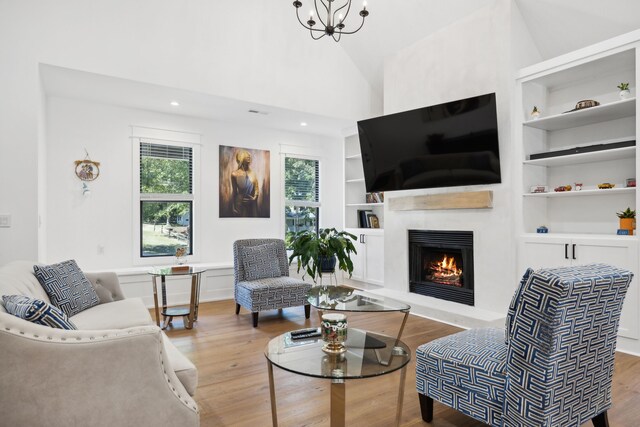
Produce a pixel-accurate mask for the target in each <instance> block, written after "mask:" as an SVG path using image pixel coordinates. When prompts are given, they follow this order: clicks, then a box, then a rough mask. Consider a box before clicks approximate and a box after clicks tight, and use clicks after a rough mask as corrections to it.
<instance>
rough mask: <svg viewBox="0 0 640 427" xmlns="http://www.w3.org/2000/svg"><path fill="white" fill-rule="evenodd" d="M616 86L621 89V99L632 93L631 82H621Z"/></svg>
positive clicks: (619, 93)
mask: <svg viewBox="0 0 640 427" xmlns="http://www.w3.org/2000/svg"><path fill="white" fill-rule="evenodd" d="M616 87H617V88H618V89H620V92H618V95H619V96H620V99H627V98H628V97H629V96H630V95H631V91H630V90H629V83H620V84H619V85H618V86H616Z"/></svg>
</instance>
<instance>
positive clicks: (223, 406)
mask: <svg viewBox="0 0 640 427" xmlns="http://www.w3.org/2000/svg"><path fill="white" fill-rule="evenodd" d="M152 315H153V314H152ZM401 316H402V315H401V314H399V313H386V314H360V313H350V315H349V326H350V327H357V328H362V329H367V330H371V331H375V332H380V333H384V334H387V335H393V334H395V333H396V332H397V328H398V327H399V325H400V321H401ZM174 323H175V325H176V327H175V328H173V329H172V328H171V327H170V328H169V329H167V331H166V332H167V335H168V336H169V337H170V338H171V340H172V341H173V342H174V344H175V345H176V346H177V347H178V348H179V349H180V350H181V351H182V352H184V353H185V354H186V355H187V356H188V357H189V358H190V359H191V360H192V361H193V362H194V364H195V365H196V366H197V368H198V375H199V385H198V389H197V392H196V396H195V399H196V402H197V403H198V405H199V407H200V418H201V425H202V426H203V427H208V426H212V427H213V426H216V427H218V426H234V427H236V426H238V427H243V426H246V427H263V426H264V427H268V426H270V425H271V407H270V403H269V379H268V373H267V363H266V360H265V357H264V352H263V351H264V347H265V346H266V344H267V342H268V341H269V340H270V339H271V338H273V337H275V336H277V335H279V334H281V333H283V332H286V331H289V330H293V329H299V328H303V327H310V326H318V325H319V321H318V316H317V312H316V311H315V309H313V308H312V312H311V318H310V319H309V320H307V319H305V318H304V309H303V308H302V307H297V308H290V309H285V310H283V312H282V313H279V312H278V311H277V310H273V311H268V312H266V313H261V314H260V322H259V324H258V328H253V327H252V324H251V313H248V312H247V311H246V310H244V309H241V311H240V315H238V316H236V315H235V304H234V302H233V301H231V300H228V301H218V302H212V303H202V304H201V305H200V313H199V320H198V322H197V323H196V325H195V326H194V328H193V329H192V330H186V329H183V327H182V323H181V321H180V320H179V319H174ZM457 331H459V329H458V328H455V327H453V326H449V325H446V324H442V323H438V322H435V321H432V320H428V319H424V318H421V317H417V316H409V320H408V321H407V325H406V327H405V330H404V334H403V338H402V339H403V341H404V342H405V343H407V345H408V346H409V347H410V348H411V349H414V350H415V348H416V347H418V346H419V345H420V344H423V343H425V342H428V341H431V340H433V339H435V338H439V337H442V336H445V335H449V334H451V333H455V332H457ZM414 356H415V353H414ZM414 356H412V361H411V363H410V364H409V366H408V367H407V380H406V384H405V396H404V405H403V413H402V425H403V426H432V427H476V426H477V427H480V426H483V424H481V423H479V422H477V421H474V420H472V419H471V418H468V417H466V416H464V415H462V414H460V413H459V412H457V411H454V410H452V409H450V408H448V407H446V406H444V405H441V404H439V403H438V402H435V404H434V420H433V422H432V423H431V424H427V423H424V422H423V421H422V418H421V417H420V408H419V404H418V397H417V393H416V389H415V361H414V360H413V359H414ZM615 369H616V370H615V374H614V385H613V402H614V405H613V408H612V409H610V410H609V421H610V425H611V426H612V427H627V426H628V427H632V426H638V425H640V381H639V380H640V358H638V357H634V356H629V355H626V354H624V353H618V354H617V355H616V368H615ZM274 376H275V385H276V396H277V403H278V421H279V425H280V426H282V427H303V426H328V425H329V413H328V412H329V385H330V383H329V381H327V380H321V379H316V378H309V377H303V376H300V375H296V374H292V373H289V372H285V371H283V370H281V369H279V368H277V367H274ZM399 378H400V373H399V372H394V373H392V374H389V375H384V376H381V377H378V378H371V379H364V380H353V381H348V382H347V384H346V385H347V387H346V395H347V405H346V412H347V425H349V426H367V427H388V426H391V425H393V422H394V419H395V405H396V398H397V390H398V384H399ZM590 425H591V423H587V424H584V426H590Z"/></svg>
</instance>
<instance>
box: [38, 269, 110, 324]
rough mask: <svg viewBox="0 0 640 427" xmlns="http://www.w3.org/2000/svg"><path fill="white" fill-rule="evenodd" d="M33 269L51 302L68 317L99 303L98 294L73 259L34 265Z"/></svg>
mask: <svg viewBox="0 0 640 427" xmlns="http://www.w3.org/2000/svg"><path fill="white" fill-rule="evenodd" d="M33 271H34V272H35V275H36V277H37V278H38V281H39V282H40V284H41V285H42V287H43V288H44V290H45V292H46V293H47V295H48V296H49V299H50V300H51V304H53V305H55V306H56V307H58V308H59V309H60V310H62V311H63V312H64V313H65V314H66V315H67V316H69V317H72V316H74V315H76V314H78V313H80V312H81V311H83V310H86V309H87V308H91V307H93V306H94V305H98V304H99V303H100V299H99V298H98V294H96V291H95V289H93V286H91V282H89V279H87V278H86V277H85V275H84V273H82V270H80V267H78V264H76V262H75V260H69V261H64V262H61V263H58V264H52V265H34V266H33Z"/></svg>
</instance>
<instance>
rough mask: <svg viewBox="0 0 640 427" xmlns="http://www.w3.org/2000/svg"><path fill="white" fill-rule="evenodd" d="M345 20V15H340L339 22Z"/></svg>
mask: <svg viewBox="0 0 640 427" xmlns="http://www.w3.org/2000/svg"><path fill="white" fill-rule="evenodd" d="M343 20H344V17H343V16H342V14H340V15H338V22H342V21H343Z"/></svg>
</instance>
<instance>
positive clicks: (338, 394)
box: [264, 328, 411, 427]
mask: <svg viewBox="0 0 640 427" xmlns="http://www.w3.org/2000/svg"><path fill="white" fill-rule="evenodd" d="M323 345H324V341H323V340H322V339H321V338H320V337H316V338H306V339H301V340H294V339H292V338H291V333H290V332H287V333H284V334H282V335H280V336H278V337H276V338H273V339H272V340H271V341H269V344H267V347H266V348H265V351H264V354H265V356H266V358H267V366H268V369H269V392H270V395H271V417H272V421H273V426H274V427H277V425H278V415H277V410H276V393H275V384H274V381H273V365H275V366H277V367H279V368H281V369H284V370H285V371H289V372H292V373H294V374H299V375H304V376H308V377H315V378H325V379H329V380H331V399H330V401H331V427H344V425H345V414H346V412H345V400H346V387H345V381H346V380H354V379H363V378H373V377H377V376H380V375H386V374H389V373H392V372H395V371H397V370H400V387H399V389H398V400H397V410H396V419H395V425H396V426H399V425H400V418H401V416H402V403H403V398H404V383H405V378H406V366H407V364H408V363H409V361H410V360H411V350H409V347H407V345H406V344H405V343H403V342H402V341H400V340H399V339H397V338H392V337H388V336H385V335H380V334H373V333H371V332H367V331H363V330H360V329H352V328H349V330H348V335H347V341H346V342H345V346H346V348H347V351H346V352H344V353H342V354H340V355H329V354H326V353H325V352H323V351H322V346H323ZM386 347H388V348H389V350H390V353H391V357H390V358H389V359H388V360H387V363H386V364H382V363H380V361H379V360H378V357H377V355H376V354H375V351H376V350H378V349H380V348H386Z"/></svg>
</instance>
